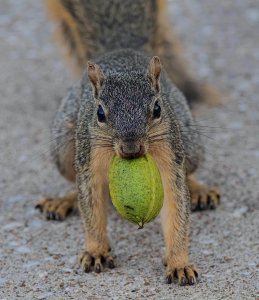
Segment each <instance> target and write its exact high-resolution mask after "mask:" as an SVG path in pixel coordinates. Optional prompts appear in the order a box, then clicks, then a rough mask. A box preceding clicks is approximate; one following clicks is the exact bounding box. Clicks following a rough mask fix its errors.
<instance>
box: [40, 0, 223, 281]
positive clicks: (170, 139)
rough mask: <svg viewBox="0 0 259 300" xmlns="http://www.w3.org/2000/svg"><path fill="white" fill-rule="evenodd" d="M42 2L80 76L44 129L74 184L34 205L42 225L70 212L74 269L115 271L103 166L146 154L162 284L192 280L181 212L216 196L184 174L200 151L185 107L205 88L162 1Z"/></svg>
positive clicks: (211, 204) (208, 204)
mask: <svg viewBox="0 0 259 300" xmlns="http://www.w3.org/2000/svg"><path fill="white" fill-rule="evenodd" d="M47 3H48V10H49V13H50V14H51V16H52V18H54V19H55V20H56V22H57V25H58V31H59V35H60V37H62V39H63V41H66V43H67V44H68V46H69V48H70V51H71V54H72V56H73V57H74V61H75V62H76V64H77V65H78V67H79V68H80V69H81V70H82V69H84V68H86V69H87V70H86V72H84V73H83V75H82V78H81V80H80V81H79V83H78V84H75V85H74V86H72V87H71V88H70V89H69V90H68V91H67V94H66V96H65V97H64V98H63V100H62V103H61V105H60V107H59V109H58V112H57V114H56V116H55V119H54V123H53V126H52V131H51V134H52V139H51V154H52V157H53V160H54V162H55V164H56V165H57V168H58V170H59V171H60V173H61V174H62V175H63V176H64V177H65V178H67V179H68V180H69V181H72V182H76V191H73V192H70V193H68V194H67V195H65V196H64V197H59V198H45V199H42V200H41V201H40V202H39V204H38V205H37V206H36V207H37V208H39V209H40V210H41V212H43V213H44V214H45V216H46V217H47V219H53V220H63V219H64V218H65V217H66V216H67V214H68V213H69V211H70V210H71V209H73V208H75V207H77V206H78V207H79V210H80V214H81V218H82V221H83V224H84V228H85V248H84V251H83V253H82V254H81V255H80V258H79V261H80V264H81V266H82V268H83V269H84V271H85V272H89V271H92V270H93V271H95V272H97V273H99V272H101V271H103V270H104V267H105V266H107V267H109V268H114V267H115V263H114V259H113V256H112V252H111V248H110V243H109V239H108V236H107V231H106V225H107V204H108V201H109V199H110V196H109V188H108V168H109V164H110V161H111V159H112V157H113V156H114V155H118V156H120V157H122V158H124V159H132V158H137V157H140V156H143V155H145V154H146V153H149V154H150V155H151V156H152V157H153V158H154V160H155V161H156V164H157V166H158V168H159V171H160V174H161V178H162V182H163V187H164V204H163V207H162V210H161V214H160V215H161V223H162V230H163V235H164V240H165V246H166V250H165V256H164V258H163V261H164V264H165V266H166V274H165V276H166V282H167V283H171V282H172V281H173V280H174V279H175V278H176V279H177V280H178V282H179V284H180V285H186V284H190V285H192V284H195V283H196V281H197V278H198V269H197V267H196V266H195V265H194V264H192V263H191V262H190V261H189V257H188V232H189V213H190V210H191V209H192V210H203V209H214V208H216V207H217V206H218V204H219V201H220V193H219V191H218V190H217V189H216V188H208V187H206V186H204V185H202V184H201V183H199V182H198V181H197V180H196V179H195V177H194V175H193V174H194V172H195V171H196V169H197V168H198V167H199V165H200V163H201V162H202V160H203V155H204V150H203V146H202V141H201V139H200V135H199V133H198V132H197V131H196V130H193V126H194V125H195V121H194V119H193V117H192V114H191V111H190V108H189V105H188V103H192V102H193V101H197V100H201V101H202V100H203V99H204V98H205V97H207V96H208V94H209V93H210V92H209V90H210V89H211V88H209V87H206V85H204V84H201V83H199V82H198V81H197V80H196V79H194V78H193V77H192V76H191V75H190V73H189V72H187V70H186V66H185V64H184V63H183V61H182V58H181V57H180V52H179V48H178V44H179V43H178V41H177V40H176V37H175V35H174V34H171V31H170V27H169V23H168V21H166V18H165V16H164V13H165V10H166V3H165V1H164V0H145V1H143V0H135V1H130V0H125V1H121V0H110V1H104V0H87V1H84V0H74V1H72V0H55V1H53V0H50V1H48V2H47ZM89 59H90V60H93V61H94V62H91V61H88V60H89ZM162 66H164V67H162ZM211 90H213V89H211ZM212 94H213V93H212ZM186 98H187V101H188V103H187V101H186Z"/></svg>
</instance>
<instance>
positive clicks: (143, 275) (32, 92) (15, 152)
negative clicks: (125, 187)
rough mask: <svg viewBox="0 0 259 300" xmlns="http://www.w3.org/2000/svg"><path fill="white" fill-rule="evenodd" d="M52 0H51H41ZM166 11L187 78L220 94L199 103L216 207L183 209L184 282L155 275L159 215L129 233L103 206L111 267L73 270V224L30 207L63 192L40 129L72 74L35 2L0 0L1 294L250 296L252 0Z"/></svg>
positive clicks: (255, 149) (255, 144)
mask: <svg viewBox="0 0 259 300" xmlns="http://www.w3.org/2000/svg"><path fill="white" fill-rule="evenodd" d="M53 1H55V0H53ZM169 7H170V10H169V14H170V16H171V17H170V18H171V21H172V25H173V26H174V29H175V31H176V32H177V34H178V36H179V37H180V38H181V40H182V42H183V44H184V50H185V57H186V60H187V61H188V63H189V64H190V65H191V68H192V70H193V72H194V73H195V74H197V76H198V77H200V78H201V79H206V80H207V81H209V82H210V83H211V84H213V85H215V86H216V87H218V88H219V89H220V90H221V91H222V94H223V96H222V99H223V103H222V105H220V106H218V107H213V108H205V107H204V106H202V107H201V109H200V110H199V113H198V116H197V120H198V123H199V124H200V125H201V126H203V127H200V128H201V129H200V132H201V134H202V135H203V138H204V142H205V146H206V150H207V154H206V161H205V162H204V165H203V167H202V168H201V169H200V170H199V174H198V176H199V178H200V179H201V180H202V181H203V182H204V183H206V184H209V185H212V186H218V187H219V188H220V190H221V192H222V204H221V206H220V207H219V209H218V210H217V211H206V212H198V213H195V214H192V226H191V243H190V250H191V257H192V260H193V261H194V262H195V263H197V264H198V266H199V267H200V269H201V272H202V277H201V279H200V283H199V284H198V285H197V286H196V287H186V288H182V287H181V288H180V287H178V286H177V285H171V286H167V285H165V284H164V281H163V267H162V263H161V254H162V247H163V239H162V235H161V232H160V226H159V219H158V220H155V222H153V223H151V224H150V225H148V226H146V227H145V228H144V229H143V230H142V231H137V230H136V228H135V227H134V226H133V225H130V224H128V223H126V221H124V220H122V219H121V218H120V217H119V216H118V215H117V213H116V212H115V211H114V210H113V209H112V207H110V215H111V218H110V223H109V232H110V237H111V240H112V244H113V245H114V251H115V255H116V257H117V259H116V262H117V266H118V267H117V269H114V270H112V271H108V272H105V273H103V274H101V275H97V274H83V273H82V271H81V270H78V269H77V268H75V264H76V257H77V254H78V253H79V252H80V251H81V248H82V246H83V228H82V226H81V222H80V220H79V218H78V216H77V215H76V214H75V215H73V216H71V217H70V218H68V219H67V220H66V221H65V222H63V223H57V222H51V221H48V222H47V221H45V220H44V218H43V217H42V216H41V215H40V214H39V213H38V212H37V211H36V210H34V206H35V204H36V203H37V201H38V199H39V198H40V197H42V196H44V195H45V196H46V195H48V196H51V195H52V196H54V195H59V194H60V195H62V194H64V193H65V192H66V191H68V190H70V189H72V188H73V186H71V185H70V184H68V183H67V182H66V181H65V180H64V179H63V178H62V177H61V176H59V174H58V172H57V170H56V168H55V166H54V165H53V164H52V162H51V159H50V153H49V144H50V135H49V128H50V125H51V122H52V119H53V117H54V114H55V111H56V109H57V107H58V104H59V101H60V99H61V97H62V96H63V95H64V94H65V91H66V88H68V87H69V86H70V85H71V84H72V83H73V82H74V78H73V76H72V74H71V72H70V71H69V69H68V68H67V67H66V66H65V64H64V61H63V57H62V56H61V54H60V52H59V49H58V48H57V47H56V45H55V44H54V43H53V40H52V31H53V27H54V26H53V24H51V23H50V22H49V21H48V20H47V18H46V15H45V11H44V5H43V1H32V0H22V1H17V0H1V1H0V70H1V71H0V168H1V169H0V170H1V172H0V174H1V175H0V191H1V196H0V295H1V299H17V298H18V297H22V298H23V299H57V297H60V299H68V298H69V297H70V299H86V298H87V299H145V298H149V299H172V297H174V298H175V299H186V298H187V299H255V297H256V284H257V282H258V279H259V278H258V267H259V262H258V253H259V247H258V243H259V234H258V232H259V230H258V228H259V215H258V203H259V187H258V186H259V185H258V182H259V99H258V98H259V96H258V95H259V50H258V49H259V3H258V0H246V1H242V0H235V1H233V0H232V1H231V0H225V1H217V0H210V1H206V0H199V1H196V0H181V1H180V0H175V1H169Z"/></svg>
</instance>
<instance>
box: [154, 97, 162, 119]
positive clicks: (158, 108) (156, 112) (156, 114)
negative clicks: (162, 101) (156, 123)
mask: <svg viewBox="0 0 259 300" xmlns="http://www.w3.org/2000/svg"><path fill="white" fill-rule="evenodd" d="M160 116H161V106H160V105H159V104H158V102H157V101H156V102H155V105H154V111H153V117H154V119H159V118H160Z"/></svg>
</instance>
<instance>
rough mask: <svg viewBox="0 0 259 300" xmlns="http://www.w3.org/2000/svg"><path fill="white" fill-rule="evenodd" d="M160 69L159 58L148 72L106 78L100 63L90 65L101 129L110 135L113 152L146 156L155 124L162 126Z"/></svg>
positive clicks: (97, 116)
mask: <svg viewBox="0 0 259 300" xmlns="http://www.w3.org/2000/svg"><path fill="white" fill-rule="evenodd" d="M160 72H161V65H160V60H159V58H158V57H154V58H153V59H152V60H151V62H150V65H149V68H148V72H147V74H142V73H138V72H130V73H116V74H112V75H108V76H107V77H106V78H105V77H104V75H103V73H102V71H101V69H100V67H99V66H98V65H96V64H92V63H89V64H88V76H89V79H90V81H91V83H92V87H93V94H94V98H95V99H96V121H97V125H98V131H99V133H100V134H105V135H106V138H105V140H106V141H107V138H108V137H109V138H110V143H111V146H112V147H113V149H114V151H115V152H116V154H117V155H119V156H121V157H123V158H127V159H130V158H136V157H140V156H142V155H144V154H145V153H146V152H147V150H148V148H149V147H150V142H152V132H157V131H155V127H158V126H160V127H161V126H163V103H162V99H161V96H160V85H159V77H160ZM159 132H160V130H159ZM161 133H162V132H161ZM156 137H157V136H156Z"/></svg>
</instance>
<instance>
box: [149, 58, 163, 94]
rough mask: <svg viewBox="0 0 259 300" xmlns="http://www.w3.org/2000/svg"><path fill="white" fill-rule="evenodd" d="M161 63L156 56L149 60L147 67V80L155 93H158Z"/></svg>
mask: <svg viewBox="0 0 259 300" xmlns="http://www.w3.org/2000/svg"><path fill="white" fill-rule="evenodd" d="M161 69H162V66H161V62H160V58H159V57H158V56H154V57H152V58H151V60H150V63H149V66H148V78H149V79H150V81H151V84H152V85H153V87H154V89H155V91H156V92H157V93H158V92H159V91H160V73H161Z"/></svg>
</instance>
